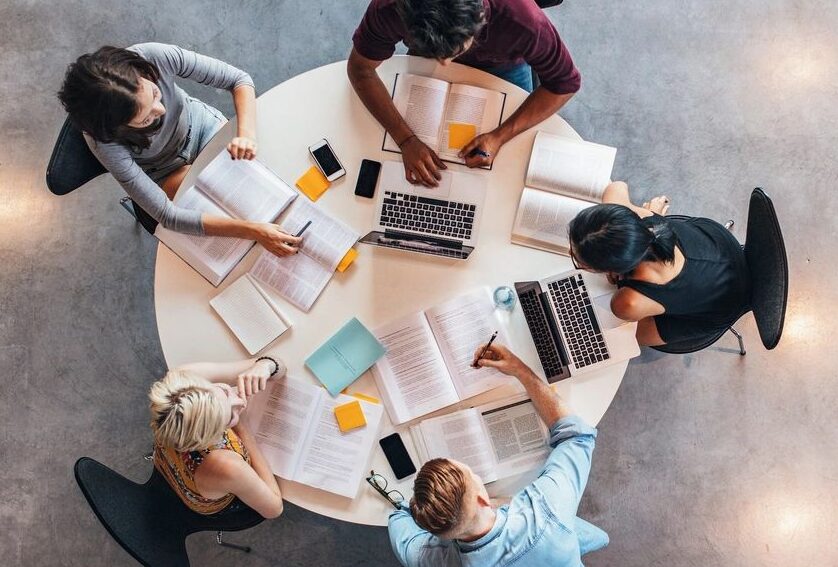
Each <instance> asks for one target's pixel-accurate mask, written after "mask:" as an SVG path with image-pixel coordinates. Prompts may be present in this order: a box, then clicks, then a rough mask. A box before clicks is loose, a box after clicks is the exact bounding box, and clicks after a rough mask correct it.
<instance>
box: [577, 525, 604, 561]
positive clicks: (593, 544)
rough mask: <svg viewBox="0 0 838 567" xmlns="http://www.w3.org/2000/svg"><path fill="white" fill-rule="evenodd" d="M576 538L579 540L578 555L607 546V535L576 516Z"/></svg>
mask: <svg viewBox="0 0 838 567" xmlns="http://www.w3.org/2000/svg"><path fill="white" fill-rule="evenodd" d="M576 536H577V537H578V538H579V554H580V555H585V554H586V553H590V552H592V551H596V550H598V549H602V548H603V547H605V546H606V545H608V542H609V539H608V534H607V533H605V532H604V531H603V530H601V529H599V528H598V527H596V526H595V525H593V524H592V523H590V522H586V521H585V520H583V519H582V518H580V517H579V516H576Z"/></svg>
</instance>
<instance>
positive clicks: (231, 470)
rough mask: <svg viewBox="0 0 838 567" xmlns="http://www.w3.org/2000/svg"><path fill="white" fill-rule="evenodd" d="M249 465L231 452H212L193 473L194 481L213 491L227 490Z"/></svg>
mask: <svg viewBox="0 0 838 567" xmlns="http://www.w3.org/2000/svg"><path fill="white" fill-rule="evenodd" d="M249 468H250V465H249V464H248V463H247V462H246V461H245V460H244V459H242V458H241V456H240V455H238V454H237V453H235V452H233V451H222V450H218V451H213V452H211V453H210V454H209V455H207V456H206V457H205V458H204V462H203V463H201V466H200V467H198V470H196V471H195V481H196V482H198V483H199V484H201V485H203V486H207V487H209V488H213V489H220V490H229V486H230V485H231V484H234V483H235V482H236V479H241V478H242V473H243V472H244V471H245V469H249Z"/></svg>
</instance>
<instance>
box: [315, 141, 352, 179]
mask: <svg viewBox="0 0 838 567" xmlns="http://www.w3.org/2000/svg"><path fill="white" fill-rule="evenodd" d="M308 151H309V153H310V154H311V157H313V158H314V163H316V164H317V168H318V169H319V170H320V172H321V173H322V174H323V175H325V176H326V179H328V180H329V181H334V180H335V179H340V178H341V177H343V176H344V175H346V170H345V169H343V164H341V163H340V160H338V157H337V156H336V155H335V152H334V151H333V150H332V146H330V145H329V142H328V141H326V138H323V139H322V140H320V141H318V142H316V143H314V144H312V145H311V146H309V147H308Z"/></svg>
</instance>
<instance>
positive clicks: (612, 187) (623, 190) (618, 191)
mask: <svg viewBox="0 0 838 567" xmlns="http://www.w3.org/2000/svg"><path fill="white" fill-rule="evenodd" d="M602 202H603V203H608V204H612V205H623V206H624V207H628V208H629V209H631V210H632V211H634V212H635V214H637V216H639V217H640V218H646V217H650V216H652V214H653V213H652V211H650V210H649V209H646V208H643V207H638V206H637V205H635V204H634V203H632V202H631V198H630V197H629V187H628V185H627V184H626V182H625V181H612V182H611V183H609V184H608V186H607V187H606V188H605V191H604V192H603V193H602Z"/></svg>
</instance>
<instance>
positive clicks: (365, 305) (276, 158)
mask: <svg viewBox="0 0 838 567" xmlns="http://www.w3.org/2000/svg"><path fill="white" fill-rule="evenodd" d="M397 72H410V73H416V74H420V75H429V76H434V77H439V78H442V79H445V80H449V81H454V82H460V83H468V84H473V85H477V86H481V87H486V88H489V89H494V90H499V91H503V92H506V93H507V94H508V97H507V103H506V108H505V111H504V119H505V118H506V117H507V116H509V115H510V114H511V113H512V112H513V111H514V109H516V108H517V107H518V106H519V105H520V104H521V102H523V100H524V99H525V98H526V93H525V92H524V91H523V90H521V89H519V88H518V87H515V86H513V85H511V84H509V83H507V82H505V81H503V80H501V79H498V78H497V77H494V76H492V75H489V74H487V73H484V72H482V71H478V70H476V69H472V68H470V67H466V66H462V65H458V64H452V65H449V66H441V65H438V64H436V62H434V61H432V60H427V59H420V58H414V57H407V56H396V57H393V58H392V59H390V60H388V61H386V62H385V63H384V64H383V65H382V66H381V67H380V68H379V75H380V76H381V78H382V79H383V81H384V84H385V85H388V87H389V86H391V85H392V84H393V78H394V76H395V74H396V73H397ZM257 106H258V143H259V156H258V157H259V159H260V160H262V161H263V162H265V163H266V164H267V165H268V166H270V167H271V168H272V169H273V170H274V171H276V172H277V173H278V174H279V175H280V176H281V177H282V178H283V179H285V181H286V182H287V183H288V184H289V185H293V184H294V181H295V180H296V179H297V178H298V177H299V176H300V175H302V174H303V173H304V172H305V171H306V170H307V169H308V168H309V167H310V166H311V165H312V164H313V162H312V161H311V158H310V157H309V154H308V146H309V145H310V144H312V143H314V142H315V141H316V140H318V139H320V138H323V137H325V138H327V139H328V140H329V141H330V143H331V144H332V147H333V148H334V150H335V152H336V153H337V155H338V157H339V158H340V159H341V161H342V162H343V164H344V167H346V169H347V174H346V176H345V177H344V178H343V179H340V180H338V181H337V182H335V183H333V184H332V186H331V187H330V188H329V190H328V191H326V194H325V195H324V196H323V197H322V198H321V199H320V200H319V201H318V204H319V205H321V206H322V207H324V208H325V209H326V210H327V211H329V212H331V213H333V214H335V215H337V216H338V217H339V218H341V219H343V220H344V221H345V222H347V223H349V224H350V225H351V226H353V227H354V228H355V229H356V230H357V231H358V232H360V233H361V234H362V235H363V234H366V232H368V231H369V230H370V229H371V228H372V225H373V214H374V206H373V200H370V199H364V198H361V197H356V196H355V195H354V187H355V181H356V179H357V175H358V168H359V167H360V163H361V160H362V159H363V158H368V159H373V160H377V161H385V160H400V157H401V156H400V155H398V154H393V153H389V152H383V151H381V144H382V139H383V135H384V131H383V128H382V127H381V126H380V125H379V124H378V123H377V122H376V121H375V119H374V118H373V117H372V115H370V114H369V112H367V110H366V109H365V108H364V106H363V104H362V103H361V101H360V100H359V99H358V97H357V96H356V95H355V93H354V92H353V90H352V87H351V86H350V84H349V81H348V79H347V77H346V62H344V61H341V62H337V63H332V64H330V65H326V66H324V67H320V68H318V69H314V70H312V71H309V72H307V73H304V74H302V75H299V76H297V77H294V78H292V79H289V80H288V81H285V82H284V83H282V84H280V85H277V86H275V87H274V88H272V89H270V90H269V91H267V92H266V93H264V94H263V95H262V96H260V97H259V98H258V102H257ZM537 128H538V129H539V130H545V131H548V132H552V133H554V134H559V135H562V136H567V137H569V138H573V139H579V136H578V134H576V132H574V130H573V129H572V128H571V127H570V126H569V125H568V124H567V123H566V122H565V121H564V120H562V119H561V118H560V117H559V116H553V117H551V118H550V119H548V120H547V121H545V122H544V123H542V124H541V125H540V126H538V127H537ZM535 132H536V130H535V129H532V130H530V131H527V132H525V133H523V134H522V135H520V136H518V137H517V138H516V139H514V140H513V141H511V142H510V143H508V144H507V145H506V146H504V147H503V149H502V150H501V151H500V153H499V155H498V156H497V158H496V159H495V162H494V169H493V170H492V171H483V170H471V171H477V172H478V173H479V174H481V175H485V176H486V177H487V179H488V195H487V198H486V203H485V209H484V215H483V219H482V221H481V226H480V240H479V243H478V245H477V249H476V250H475V252H474V253H473V254H472V256H471V258H470V259H469V260H468V261H466V262H457V261H453V260H445V259H441V258H436V257H432V256H425V255H419V254H409V253H404V252H398V251H394V250H387V249H381V248H374V247H370V246H367V245H362V244H358V245H357V246H356V248H357V249H358V250H359V252H360V255H359V257H358V259H357V260H356V261H355V263H354V264H353V265H352V266H351V267H350V268H349V269H348V270H347V271H346V272H345V273H342V274H340V273H338V274H335V277H334V278H333V280H332V281H331V283H330V284H329V285H328V286H327V287H326V289H325V291H324V292H323V295H322V296H321V297H320V298H319V299H318V301H317V302H316V303H315V305H314V307H313V308H312V309H311V311H310V312H309V313H307V314H306V313H303V312H301V311H299V310H297V309H296V308H295V307H293V306H292V305H291V304H289V303H287V302H285V303H283V304H282V309H283V310H284V312H285V313H286V314H287V315H289V317H290V319H291V320H292V322H293V327H292V328H291V329H290V330H289V331H288V332H286V333H285V334H284V335H282V336H281V337H280V338H279V339H278V340H277V341H276V342H275V343H273V345H271V346H270V347H269V348H268V349H267V350H266V352H265V353H266V354H271V355H273V356H278V357H280V358H282V360H284V361H285V363H286V364H287V366H288V368H289V374H290V375H291V376H294V377H297V378H303V379H307V380H311V381H315V378H314V376H313V375H312V374H311V373H310V372H309V371H308V370H307V369H306V368H305V367H304V364H303V362H304V360H305V358H306V357H307V356H308V355H309V354H311V353H312V352H313V351H314V350H315V349H316V348H317V347H318V346H320V344H321V343H322V342H323V341H325V340H326V339H327V338H328V337H329V336H331V335H332V333H334V332H335V331H336V330H337V329H339V328H340V327H341V326H342V325H343V324H344V323H345V322H346V321H347V320H349V319H350V318H351V317H353V316H355V317H358V318H359V319H360V320H361V321H362V322H363V323H364V324H365V325H367V327H368V328H371V329H372V328H375V327H378V326H380V325H382V324H385V323H388V322H390V321H392V320H393V319H396V318H398V317H400V316H403V315H407V314H410V313H414V312H418V311H420V310H422V309H425V308H428V307H431V306H433V305H435V304H437V303H440V302H442V301H443V300H446V299H450V298H452V297H454V296H456V295H458V294H461V293H465V292H468V291H471V290H473V289H475V288H477V287H480V286H485V285H489V286H491V287H494V286H497V285H504V284H506V285H510V286H511V285H512V283H513V282H514V281H523V280H536V279H540V278H542V277H546V276H550V275H553V274H556V273H559V272H562V271H564V270H567V269H570V268H572V266H571V263H570V260H569V259H568V258H566V257H564V256H559V255H555V254H549V253H546V252H541V251H538V250H533V249H530V248H525V247H522V246H516V245H513V244H510V241H509V237H510V231H511V228H512V222H513V219H514V216H515V210H516V207H517V204H518V199H519V196H520V193H521V189H522V187H523V184H524V177H525V172H526V168H527V163H528V160H529V155H530V151H531V149H532V143H533V138H534V136H535ZM231 137H232V124H228V125H227V126H225V127H224V129H222V130H221V132H220V133H219V134H218V135H217V136H216V137H215V139H213V140H212V141H211V142H210V143H209V145H208V146H207V147H206V148H205V150H204V152H203V153H202V154H201V156H199V158H198V159H197V160H196V162H195V165H194V166H193V168H192V170H191V172H190V174H189V175H188V176H187V178H186V179H185V180H184V184H183V185H182V187H188V186H190V185H191V184H192V181H193V179H194V178H195V176H196V175H197V172H198V171H200V170H201V168H202V167H204V166H205V165H206V164H207V163H208V162H209V161H210V160H211V159H212V157H214V156H215V155H216V154H217V153H218V152H219V151H220V150H221V149H222V148H223V147H224V146H225V145H226V144H227V142H228V141H229V140H230V138H231ZM448 166H449V167H450V168H452V169H454V170H464V171H465V170H467V168H466V167H465V166H460V165H457V164H448ZM300 198H305V197H304V196H301V197H300ZM259 250H260V247H258V246H257V247H255V248H254V249H253V250H251V252H250V254H249V255H248V256H247V257H246V258H245V259H244V260H243V261H242V262H241V264H239V266H238V267H237V268H236V269H235V270H234V271H233V273H232V274H231V275H230V276H228V277H227V279H226V280H225V281H224V282H223V283H222V284H221V286H220V287H219V288H214V287H212V286H211V285H210V284H209V283H208V282H207V281H206V280H204V279H203V278H202V277H201V276H200V275H198V273H197V272H195V271H193V270H192V269H191V268H190V267H189V266H188V265H186V264H185V263H184V262H183V261H181V260H180V259H179V258H178V257H177V256H175V255H174V254H173V253H172V252H171V251H169V249H168V248H166V247H165V246H163V245H160V246H159V247H158V252H157V264H156V271H155V282H154V292H155V293H154V296H155V308H156V314H157V328H158V331H159V333H160V343H161V345H162V348H163V354H164V356H165V358H166V362H167V363H168V365H169V367H175V366H178V365H180V364H184V363H188V362H196V361H227V360H236V359H241V358H246V357H247V356H248V355H247V352H246V351H245V350H244V348H243V347H242V346H241V345H240V344H239V342H238V341H237V340H236V338H235V336H234V335H233V334H232V333H231V332H230V331H229V330H228V328H227V327H226V326H225V325H224V323H223V322H222V321H221V319H219V318H218V316H217V315H216V314H215V312H214V311H213V310H212V309H211V307H210V306H209V300H210V299H211V298H212V297H213V296H214V295H216V294H217V293H218V292H219V291H220V290H221V289H223V288H224V287H225V286H226V285H228V284H229V283H231V282H232V281H234V280H235V279H236V278H237V277H238V276H239V275H240V274H242V273H244V272H245V271H246V270H247V269H249V268H250V266H251V265H252V264H253V262H254V261H255V257H256V255H257V254H258V253H259ZM507 319H508V321H509V335H510V337H511V341H512V343H513V344H512V345H511V346H512V347H513V349H514V350H515V351H516V352H517V353H518V354H519V356H521V358H522V359H523V360H524V361H525V362H527V363H528V364H529V365H530V366H532V367H533V369H535V370H536V371H537V372H538V373H539V374H542V372H541V366H540V364H539V362H538V358H537V356H536V353H535V347H534V346H533V345H532V340H531V339H530V336H529V333H528V331H527V328H526V323H525V321H524V317H523V314H522V312H521V310H520V307H518V306H517V305H516V308H515V310H514V311H513V312H512V313H511V315H507ZM487 338H488V337H487ZM626 366H627V363H625V362H624V363H621V364H616V365H614V366H611V367H608V368H605V369H603V370H602V371H600V372H598V373H594V374H590V375H586V376H584V377H579V378H571V379H568V380H565V381H563V382H560V383H559V386H558V390H559V392H560V393H561V394H562V395H563V396H564V397H565V399H567V400H568V401H569V402H570V404H571V405H572V407H573V408H574V409H575V410H576V412H577V413H578V414H579V415H581V416H582V417H583V418H584V419H585V420H586V421H588V422H589V423H591V424H596V423H598V422H599V420H600V419H601V418H602V416H603V414H604V413H605V410H606V409H608V406H609V404H610V403H611V400H612V399H613V397H614V394H615V393H616V392H617V388H618V387H619V385H620V382H621V381H622V378H623V374H624V373H625V370H626ZM505 388H506V387H503V388H499V389H496V390H493V391H491V392H487V393H485V394H483V395H481V396H477V397H475V398H471V399H469V400H467V401H466V402H463V403H461V404H460V405H459V406H452V407H450V408H446V409H445V410H441V411H440V412H438V413H447V412H450V411H453V410H454V409H458V408H462V407H468V406H471V405H477V404H480V403H485V402H488V401H492V400H495V399H499V398H503V397H505V396H509V395H510V393H511V392H512V390H505ZM349 391H350V392H361V393H366V394H370V395H373V396H376V397H378V391H377V389H376V387H375V383H374V381H373V379H372V376H371V375H370V373H369V372H367V373H366V374H365V375H364V376H362V377H361V379H360V380H358V381H357V382H355V383H354V384H353V385H352V386H350V388H349ZM408 425H409V424H404V425H401V426H399V427H398V428H397V429H396V430H397V431H399V432H400V433H401V435H402V439H403V440H404V441H405V444H406V445H407V446H408V450H409V451H410V452H411V453H412V456H413V459H414V462H416V464H417V468H418V467H419V466H420V463H418V459H417V458H416V455H415V451H414V449H413V446H412V443H411V441H410V436H409V434H408V431H407V427H408ZM393 430H394V428H393V425H392V424H391V423H390V420H389V418H388V416H387V414H386V412H385V414H384V419H383V424H382V429H381V433H380V437H384V436H385V435H388V434H389V433H391V432H392V431H393ZM370 465H371V466H370V468H374V469H375V470H376V472H379V473H382V474H384V476H386V477H387V478H389V479H390V481H391V483H393V485H392V488H398V489H399V490H401V492H402V493H404V495H405V496H406V497H407V498H410V495H411V486H412V483H413V477H408V478H407V479H404V480H403V481H401V482H400V483H395V481H394V479H393V475H392V471H391V470H390V467H389V465H388V464H387V461H386V459H385V458H384V454H383V453H382V451H381V449H380V448H379V447H378V446H377V445H376V447H375V449H374V451H373V454H372V456H371V459H370ZM528 480H529V478H527V477H520V478H512V479H505V480H503V481H498V482H496V483H492V484H490V485H489V492H490V493H491V494H492V495H509V494H512V493H514V491H515V490H517V489H518V488H520V487H522V486H523V485H524V484H525V483H526V482H528ZM280 485H281V488H282V492H283V495H284V497H285V498H286V499H287V500H289V501H290V502H293V503H294V504H297V505H299V506H302V507H303V508H306V509H308V510H312V511H314V512H317V513H320V514H324V515H326V516H331V517H333V518H338V519H341V520H346V521H351V522H356V523H362V524H370V525H386V523H387V514H388V513H389V511H390V510H391V509H392V507H391V506H390V505H389V504H388V503H387V502H386V501H384V500H383V499H382V498H381V497H380V496H378V495H377V494H376V493H375V492H374V491H373V490H372V489H371V488H370V487H369V486H368V485H367V483H366V482H363V481H361V486H360V487H359V490H358V495H357V496H356V498H354V499H348V498H343V497H340V496H336V495H333V494H331V493H327V492H324V491H321V490H317V489H314V488H310V487H307V486H304V485H301V484H298V483H295V482H289V481H285V480H281V481H280Z"/></svg>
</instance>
